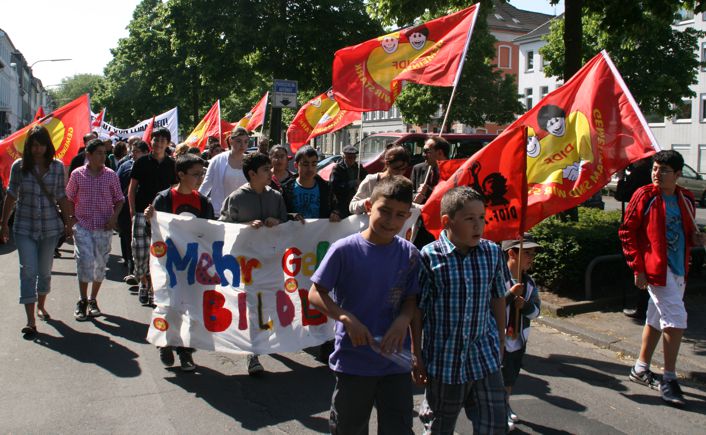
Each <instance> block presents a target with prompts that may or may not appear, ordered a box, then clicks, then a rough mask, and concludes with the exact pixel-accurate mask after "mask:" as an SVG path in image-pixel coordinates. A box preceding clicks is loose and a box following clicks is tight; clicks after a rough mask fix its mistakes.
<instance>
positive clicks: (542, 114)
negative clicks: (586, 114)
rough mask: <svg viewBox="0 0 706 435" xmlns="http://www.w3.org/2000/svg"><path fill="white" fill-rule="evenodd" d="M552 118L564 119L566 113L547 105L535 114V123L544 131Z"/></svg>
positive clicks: (559, 108) (556, 107) (557, 107)
mask: <svg viewBox="0 0 706 435" xmlns="http://www.w3.org/2000/svg"><path fill="white" fill-rule="evenodd" d="M552 118H566V112H565V111H564V109H562V108H561V107H559V106H555V105H553V104H547V105H546V106H542V107H541V108H540V109H539V113H538V114H537V123H538V124H539V126H540V127H542V128H543V129H544V130H546V129H547V123H548V122H549V120H550V119H552Z"/></svg>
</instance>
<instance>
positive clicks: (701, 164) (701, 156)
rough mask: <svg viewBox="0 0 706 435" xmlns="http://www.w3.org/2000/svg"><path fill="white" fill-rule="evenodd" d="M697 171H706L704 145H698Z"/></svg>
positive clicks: (705, 147) (705, 146) (705, 150)
mask: <svg viewBox="0 0 706 435" xmlns="http://www.w3.org/2000/svg"><path fill="white" fill-rule="evenodd" d="M699 172H700V173H702V174H703V173H704V172H706V145H699Z"/></svg>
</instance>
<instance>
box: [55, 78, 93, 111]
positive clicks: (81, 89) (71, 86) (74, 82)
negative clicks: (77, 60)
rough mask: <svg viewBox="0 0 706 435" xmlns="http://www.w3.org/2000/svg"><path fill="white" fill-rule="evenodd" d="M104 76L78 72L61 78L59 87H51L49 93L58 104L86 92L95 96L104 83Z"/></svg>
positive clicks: (60, 104) (62, 103)
mask: <svg viewBox="0 0 706 435" xmlns="http://www.w3.org/2000/svg"><path fill="white" fill-rule="evenodd" d="M103 81H104V79H103V76H100V75H97V74H76V75H74V76H71V77H64V78H63V79H61V83H60V84H59V87H57V88H56V89H49V95H51V98H52V100H54V103H55V104H56V105H57V106H63V105H64V104H66V103H68V102H70V101H73V100H75V99H76V98H78V97H80V96H81V95H84V94H90V95H91V96H93V95H94V94H95V93H96V91H97V90H98V88H99V87H100V86H102V85H103Z"/></svg>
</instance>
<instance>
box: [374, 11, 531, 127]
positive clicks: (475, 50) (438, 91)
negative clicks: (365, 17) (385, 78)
mask: <svg viewBox="0 0 706 435" xmlns="http://www.w3.org/2000/svg"><path fill="white" fill-rule="evenodd" d="M465 7H468V2H467V1H457V0H451V1H441V0H431V1H413V0H402V1H393V0H376V1H371V2H369V3H368V12H369V13H370V14H371V15H372V16H373V17H376V18H379V19H381V20H382V22H383V23H385V24H397V23H401V24H403V25H411V24H413V22H414V20H415V19H416V18H418V17H419V16H420V15H422V14H423V15H422V17H421V20H422V21H428V20H431V19H433V18H436V17H439V16H442V15H447V14H448V13H450V12H452V11H451V10H450V9H455V10H457V9H462V8H465ZM425 8H428V12H426V13H425V12H424V11H425ZM492 8H493V1H492V0H482V1H481V8H480V11H479V15H478V18H477V19H476V24H475V27H474V29H473V36H472V37H471V43H470V45H469V49H468V53H467V55H466V61H465V64H464V67H463V72H462V75H461V80H460V82H459V86H458V88H457V90H456V96H455V97H454V102H453V104H452V105H451V111H450V113H449V120H453V121H459V122H463V123H464V124H468V125H472V126H481V125H484V124H485V123H486V122H495V123H498V124H504V123H507V122H510V121H512V120H514V118H515V114H516V113H520V112H522V110H523V107H522V104H521V103H520V102H519V100H518V95H517V84H516V82H515V77H514V76H512V75H503V74H501V73H500V72H499V71H498V70H497V69H496V68H495V67H494V65H493V63H492V60H493V58H494V57H495V45H494V44H495V42H496V39H495V37H494V36H493V35H491V34H490V32H489V31H488V26H487V23H486V16H487V14H488V13H489V11H491V10H492ZM451 91H452V89H451V88H446V87H430V86H421V85H414V84H408V85H406V86H405V88H404V90H403V91H402V93H401V94H400V96H399V97H398V98H397V102H396V104H397V106H398V107H399V109H400V112H401V113H402V116H403V118H404V119H405V121H407V122H410V123H412V124H426V123H428V122H429V121H430V118H431V117H432V116H434V115H435V114H436V112H437V111H438V110H439V107H443V108H446V106H447V104H448V102H449V98H450V96H451ZM449 124H450V122H448V123H447V127H448V126H449Z"/></svg>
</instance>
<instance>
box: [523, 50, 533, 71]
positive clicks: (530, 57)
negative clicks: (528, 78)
mask: <svg viewBox="0 0 706 435" xmlns="http://www.w3.org/2000/svg"><path fill="white" fill-rule="evenodd" d="M525 71H528V72H529V71H534V51H528V52H527V59H525Z"/></svg>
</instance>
